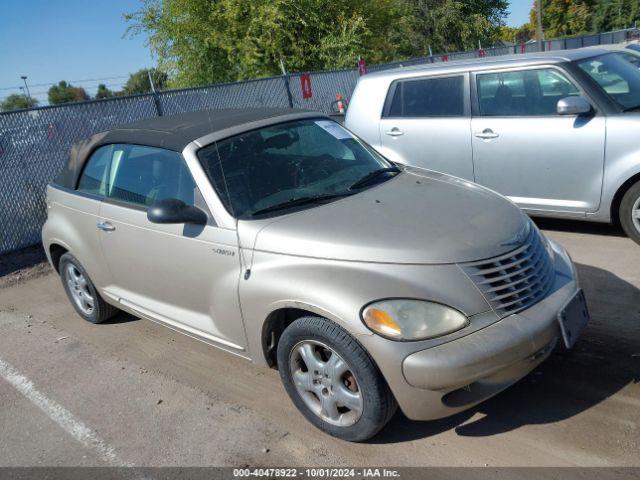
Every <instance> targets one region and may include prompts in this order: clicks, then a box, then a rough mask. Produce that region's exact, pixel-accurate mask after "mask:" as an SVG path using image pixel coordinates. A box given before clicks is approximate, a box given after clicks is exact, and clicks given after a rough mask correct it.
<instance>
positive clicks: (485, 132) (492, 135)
mask: <svg viewBox="0 0 640 480" xmlns="http://www.w3.org/2000/svg"><path fill="white" fill-rule="evenodd" d="M473 135H474V136H476V137H478V138H482V139H483V140H488V139H490V138H498V137H499V136H500V135H498V134H497V133H494V132H493V130H491V129H490V128H485V129H484V130H483V131H482V132H476V133H474V134H473Z"/></svg>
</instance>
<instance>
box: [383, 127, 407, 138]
mask: <svg viewBox="0 0 640 480" xmlns="http://www.w3.org/2000/svg"><path fill="white" fill-rule="evenodd" d="M385 133H386V134H387V135H389V136H390V137H399V136H400V135H404V132H402V131H400V129H399V128H398V127H393V128H392V129H391V130H389V131H388V132H385Z"/></svg>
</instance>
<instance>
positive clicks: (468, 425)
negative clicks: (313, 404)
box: [371, 264, 640, 443]
mask: <svg viewBox="0 0 640 480" xmlns="http://www.w3.org/2000/svg"><path fill="white" fill-rule="evenodd" d="M576 266H577V268H578V274H579V278H580V282H581V286H582V288H583V289H584V291H585V294H586V297H587V303H588V305H589V311H590V313H591V321H590V322H589V324H588V325H587V327H586V328H585V330H584V331H583V333H582V335H581V337H580V339H579V340H578V343H577V344H576V345H575V347H574V348H573V349H572V350H566V349H564V347H563V346H562V345H559V346H558V347H556V349H555V350H554V352H552V354H551V356H550V357H549V358H548V359H547V360H546V361H545V362H543V363H542V364H541V365H540V366H539V367H538V368H536V369H535V370H534V371H533V372H531V373H530V374H529V375H528V376H526V377H525V378H523V379H522V380H520V381H519V382H518V383H516V384H515V385H513V386H511V387H510V388H508V389H507V390H505V391H504V392H502V393H500V394H498V395H496V396H495V397H493V398H491V399H489V400H487V401H486V402H484V403H481V404H480V405H477V406H476V407H473V408H471V409H469V410H467V411H465V412H462V413H460V414H457V415H454V416H451V417H448V418H444V419H441V420H436V421H431V422H413V421H410V420H408V419H407V418H406V417H405V416H404V415H403V414H402V413H401V412H398V413H397V414H396V416H395V417H394V418H393V419H392V421H391V422H390V423H389V425H387V427H386V428H385V429H383V431H382V432H381V433H380V434H379V435H378V436H376V437H375V438H373V439H372V440H371V443H397V442H405V441H410V440H415V439H419V438H425V437H430V436H433V435H436V434H438V433H441V432H444V431H446V430H450V429H454V430H455V433H456V434H457V435H459V436H465V437H484V436H490V435H496V434H500V433H505V432H509V431H512V430H515V429H518V428H519V427H521V426H524V425H532V424H533V425H540V424H549V423H555V422H559V421H562V420H565V419H568V418H571V417H573V416H575V415H578V414H580V413H582V412H584V411H586V410H588V409H590V408H591V407H593V406H595V405H597V404H599V403H600V402H602V401H603V400H606V399H607V398H608V397H610V396H611V395H614V394H615V393H616V392H618V391H620V390H621V389H622V388H624V387H625V386H626V385H628V384H630V383H640V290H639V289H638V288H636V287H635V286H634V285H631V284H630V283H628V282H626V281H624V280H622V279H621V278H619V277H617V276H616V275H614V274H612V273H611V272H608V271H606V270H603V269H600V268H596V267H593V266H589V265H582V264H577V265H576ZM476 414H480V417H479V418H477V419H475V418H474V419H473V420H471V419H472V417H476V416H477V415H476ZM470 420H471V421H470Z"/></svg>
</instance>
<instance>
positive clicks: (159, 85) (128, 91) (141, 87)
mask: <svg viewBox="0 0 640 480" xmlns="http://www.w3.org/2000/svg"><path fill="white" fill-rule="evenodd" d="M149 75H151V79H152V80H153V85H154V86H155V88H156V90H162V89H164V88H165V86H166V84H167V74H166V73H164V72H162V71H160V70H157V69H155V68H151V69H148V68H143V69H141V70H138V71H137V72H135V73H132V74H131V75H129V79H128V80H127V83H125V84H124V88H123V89H122V92H123V93H124V94H125V95H134V94H136V93H148V92H150V91H151V83H149Z"/></svg>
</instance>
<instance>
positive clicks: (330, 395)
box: [42, 109, 588, 440]
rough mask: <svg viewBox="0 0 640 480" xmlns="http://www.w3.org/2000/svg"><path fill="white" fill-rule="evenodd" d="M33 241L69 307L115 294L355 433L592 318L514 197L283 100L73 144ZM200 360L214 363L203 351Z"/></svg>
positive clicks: (419, 406) (85, 308) (562, 256)
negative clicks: (400, 154)
mask: <svg viewBox="0 0 640 480" xmlns="http://www.w3.org/2000/svg"><path fill="white" fill-rule="evenodd" d="M47 206H48V218H47V221H46V223H45V225H44V227H43V230H42V239H43V243H44V248H45V251H46V252H47V256H48V258H49V261H50V262H51V264H52V265H53V267H54V268H55V269H56V271H57V272H58V273H59V275H60V278H61V280H62V284H63V287H64V289H65V291H66V293H67V295H68V297H69V300H70V301H71V304H72V305H73V306H74V308H75V309H76V311H77V312H78V314H79V315H80V316H81V317H82V318H84V319H85V320H87V321H89V322H92V323H101V322H103V321H105V320H107V319H109V318H111V317H112V316H114V315H115V314H116V313H117V312H118V310H123V311H126V312H129V313H132V314H134V315H136V316H139V317H144V318H147V319H149V320H152V321H155V322H158V323H160V324H163V325H166V326H168V327H169V328H172V329H175V330H177V331H180V332H182V333H185V334H186V335H189V336H191V337H194V338H196V339H198V340H201V341H203V342H206V343H208V344H210V345H212V346H215V347H218V348H221V349H223V350H226V351H227V352H229V353H232V354H234V355H238V356H240V357H243V358H246V359H248V360H252V361H253V362H255V363H257V364H259V365H265V366H273V367H277V368H278V369H279V372H280V377H281V378H282V382H283V384H284V387H285V389H286V391H287V393H288V394H289V396H290V397H291V399H292V401H293V403H294V404H295V405H296V407H297V408H298V409H299V410H300V411H301V412H302V413H303V414H304V415H305V417H306V418H307V419H308V420H309V421H311V422H312V423H313V424H314V425H316V426H317V427H319V428H321V429H322V430H324V431H326V432H328V433H330V434H332V435H335V436H338V437H340V438H344V439H347V440H364V439H367V438H369V437H371V436H373V435H375V434H376V432H378V431H379V430H380V429H381V428H382V427H383V426H384V425H385V424H386V423H387V422H388V421H389V419H390V418H391V416H392V415H393V413H394V411H395V409H396V406H397V405H399V406H400V408H401V409H402V411H403V412H404V413H405V414H406V415H407V417H409V418H411V419H416V420H428V419H434V418H440V417H444V416H447V415H451V414H453V413H456V412H459V411H461V410H464V409H466V408H469V407H471V406H473V405H475V404H477V403H479V402H481V401H483V400H485V399H487V398H489V397H491V396H493V395H495V394H496V393H498V392H500V391H501V390H503V389H505V388H507V387H508V386H509V385H511V384H513V383H514V382H516V381H518V380H519V379H520V378H522V377H523V376H524V375H526V374H527V373H528V372H530V371H531V370H532V369H533V368H535V367H536V366H537V365H538V364H540V362H542V361H543V360H544V359H546V358H547V357H548V356H549V354H550V352H551V351H552V350H553V348H554V347H555V346H556V345H557V344H561V345H563V347H562V348H565V347H566V348H570V347H571V346H572V345H573V344H574V342H575V341H576V340H577V338H578V336H579V335H580V332H581V330H582V328H583V327H584V326H585V324H586V322H587V321H588V312H587V306H586V303H585V299H584V296H583V294H582V291H581V289H580V287H579V285H578V279H577V276H576V271H575V267H574V265H573V262H572V261H571V259H570V258H569V255H568V254H567V252H566V251H565V250H564V248H562V247H561V246H560V245H558V244H556V243H554V242H553V241H551V240H547V239H546V238H545V237H544V235H543V234H542V233H540V231H539V230H538V229H537V228H536V226H535V225H534V224H533V223H532V221H531V220H530V219H529V218H528V217H527V216H526V215H524V214H523V213H522V212H521V211H520V209H518V207H517V206H515V205H514V204H513V203H511V202H509V201H508V200H506V199H505V198H504V197H502V196H500V195H498V194H496V193H495V192H491V191H490V190H488V189H486V188H484V187H481V186H478V185H476V184H473V183H471V182H467V181H464V180H461V179H459V178H454V177H451V176H449V175H443V174H440V173H436V172H432V171H428V170H424V169H421V168H416V167H403V166H398V165H396V164H394V163H391V162H389V161H388V160H387V159H385V158H384V157H382V156H381V155H379V154H378V153H376V152H375V150H373V149H372V148H371V147H369V146H368V145H367V144H366V143H364V142H362V141H360V140H359V139H358V138H357V137H355V136H354V135H352V134H351V133H350V132H349V131H348V130H346V129H344V128H343V127H342V126H340V125H339V124H338V123H336V122H334V121H332V120H331V119H329V118H328V117H326V116H324V115H322V114H319V113H314V112H305V111H296V110H290V109H249V110H230V111H203V112H193V113H186V114H181V115H176V116H171V117H161V118H152V119H148V120H142V121H140V122H137V123H134V124H130V125H125V126H123V127H121V128H117V129H114V130H111V131H109V132H103V133H100V134H97V135H95V136H94V137H92V138H91V139H88V140H87V141H85V142H82V143H81V144H79V145H78V146H77V147H76V148H75V149H74V150H73V152H72V155H71V158H70V160H69V163H68V164H67V166H66V168H65V169H64V170H63V171H62V173H61V174H60V176H59V177H58V179H57V180H56V181H55V182H54V183H53V184H51V185H50V186H49V188H48V191H47ZM211 368H225V367H224V366H223V365H213V364H212V365H211Z"/></svg>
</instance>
